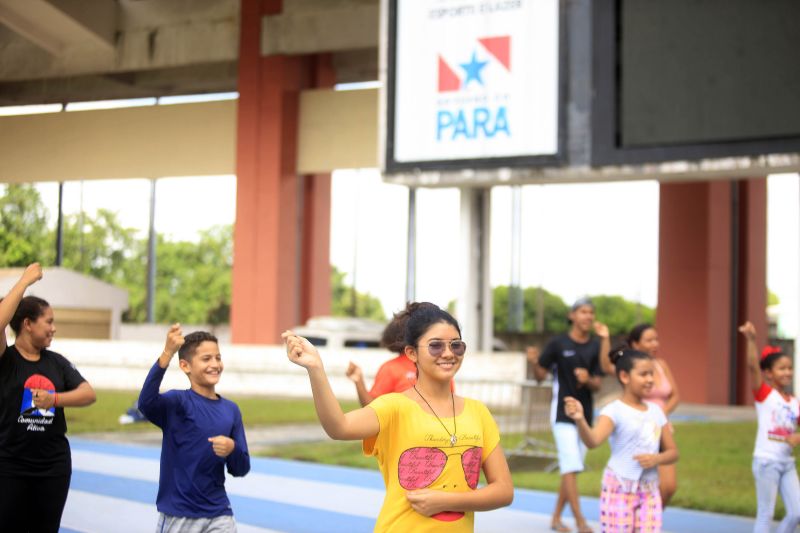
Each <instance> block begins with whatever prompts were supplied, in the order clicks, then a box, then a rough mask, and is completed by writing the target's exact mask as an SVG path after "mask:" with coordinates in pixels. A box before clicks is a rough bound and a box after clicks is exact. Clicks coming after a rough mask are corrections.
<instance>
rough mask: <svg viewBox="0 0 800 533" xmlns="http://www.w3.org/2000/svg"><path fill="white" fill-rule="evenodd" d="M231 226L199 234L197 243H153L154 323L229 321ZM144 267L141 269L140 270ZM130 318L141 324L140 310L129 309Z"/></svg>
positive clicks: (219, 322) (159, 237)
mask: <svg viewBox="0 0 800 533" xmlns="http://www.w3.org/2000/svg"><path fill="white" fill-rule="evenodd" d="M232 257H233V226H231V225H226V226H216V227H213V228H211V229H207V230H204V231H201V232H200V240H199V241H198V242H196V243H195V242H187V241H177V242H173V241H167V240H165V239H164V237H163V236H162V235H159V236H158V241H157V244H156V258H157V260H156V312H155V315H156V316H155V319H156V321H157V322H183V323H188V324H224V323H227V322H229V320H230V307H231V277H232V268H233V260H232ZM143 268H144V267H143ZM130 315H131V319H134V320H137V321H143V320H144V319H145V316H146V309H145V308H144V301H143V302H142V305H141V307H137V308H133V307H132V308H131V313H130Z"/></svg>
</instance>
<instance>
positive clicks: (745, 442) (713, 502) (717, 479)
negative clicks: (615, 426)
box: [261, 422, 784, 518]
mask: <svg viewBox="0 0 800 533" xmlns="http://www.w3.org/2000/svg"><path fill="white" fill-rule="evenodd" d="M755 431H756V425H755V423H754V422H746V423H708V424H704V423H684V424H675V440H676V441H677V443H678V448H679V450H680V452H681V459H680V461H679V462H678V492H677V493H676V494H675V497H674V498H673V500H672V505H674V506H676V507H686V508H691V509H701V510H705V511H714V512H720V513H729V514H738V515H746V516H755V511H756V497H755V489H754V486H753V475H752V473H751V470H750V464H751V461H752V453H753V443H754V439H755ZM540 437H541V438H542V439H543V440H548V441H550V442H552V438H551V436H550V435H549V434H546V435H540ZM520 439H521V437H520V436H519V435H516V436H515V435H509V436H507V437H504V438H503V442H502V444H503V447H504V448H505V449H506V450H511V449H513V448H514V447H515V446H516V445H517V444H518V443H519V442H520ZM261 454H262V455H267V456H272V457H282V458H287V459H297V460H302V461H313V462H320V463H328V464H338V465H346V466H355V467H362V468H372V469H377V465H376V463H375V460H374V459H373V458H371V457H364V456H363V455H362V454H361V444H360V443H359V442H321V443H310V444H293V445H287V446H279V447H273V448H268V449H266V450H262V451H261ZM608 456H609V448H608V445H607V444H606V445H603V446H602V447H600V448H597V449H595V450H590V451H589V454H588V456H587V471H586V472H584V473H583V474H581V475H580V476H579V477H578V484H579V488H580V491H581V494H583V495H586V496H599V493H600V480H601V476H602V472H603V468H604V467H605V464H606V461H607V460H608ZM512 476H513V478H514V486H516V487H520V488H523V487H524V488H530V489H538V490H546V491H550V492H556V491H557V490H558V486H559V483H560V478H559V475H558V473H557V472H553V473H544V472H542V471H536V470H526V469H523V468H515V469H513V471H512ZM783 513H784V510H783V504H782V503H779V504H778V506H777V509H776V518H780V517H783Z"/></svg>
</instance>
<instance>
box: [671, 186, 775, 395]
mask: <svg viewBox="0 0 800 533" xmlns="http://www.w3.org/2000/svg"><path fill="white" fill-rule="evenodd" d="M765 182H766V181H765V180H764V179H754V180H748V181H747V182H742V183H735V182H727V181H718V182H701V183H674V184H662V185H661V200H660V204H661V205H660V215H659V288H658V321H657V327H658V332H659V339H660V341H661V347H660V351H661V353H662V355H663V356H664V357H665V358H666V359H667V360H668V361H669V363H670V366H671V368H672V370H673V373H674V374H675V379H676V381H677V382H678V385H679V386H680V390H681V398H683V399H684V400H685V401H688V402H698V403H716V404H727V403H731V402H734V403H746V402H747V400H748V395H747V394H746V392H747V388H748V387H747V385H746V384H745V382H744V381H743V380H746V366H745V360H744V351H743V346H742V345H741V344H740V341H739V339H738V338H737V337H736V335H738V333H737V332H736V330H735V325H734V324H739V323H741V321H743V320H744V318H745V315H746V316H747V317H748V318H749V319H750V320H752V321H753V322H754V323H755V324H756V327H757V328H758V331H759V336H760V339H759V342H761V341H762V339H764V338H766V326H767V321H766V300H765V295H766V185H765ZM737 191H738V203H736V202H735V201H734V200H735V199H736V198H737V197H736V192H737ZM737 221H738V223H737ZM734 244H735V246H734ZM759 264H763V266H762V267H760V268H759V266H758V265H759ZM734 280H736V281H734ZM760 294H761V295H762V296H759V295H760ZM732 358H733V360H734V361H735V362H736V364H735V368H733V366H734V365H732ZM734 374H735V376H734Z"/></svg>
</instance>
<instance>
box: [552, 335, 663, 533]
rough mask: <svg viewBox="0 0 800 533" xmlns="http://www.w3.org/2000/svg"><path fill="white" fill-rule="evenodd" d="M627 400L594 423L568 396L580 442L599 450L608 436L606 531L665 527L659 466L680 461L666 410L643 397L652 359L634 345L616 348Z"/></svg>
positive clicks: (613, 356)
mask: <svg viewBox="0 0 800 533" xmlns="http://www.w3.org/2000/svg"><path fill="white" fill-rule="evenodd" d="M610 358H611V362H612V363H614V365H615V367H616V372H617V379H619V381H620V383H622V386H623V390H624V392H623V394H622V398H620V399H618V400H614V401H613V402H611V403H610V404H608V405H607V406H605V407H604V408H603V409H602V410H601V411H600V416H598V417H597V421H596V422H595V425H594V427H591V426H589V424H588V423H587V422H586V420H585V419H584V417H583V406H582V405H581V403H580V402H579V401H577V400H576V399H574V398H571V397H567V398H564V410H565V412H566V413H567V416H569V417H570V418H572V419H573V420H575V425H576V426H577V428H578V433H579V434H580V437H581V440H582V441H583V443H584V444H586V446H588V447H589V448H595V447H597V446H599V445H600V444H602V443H603V442H605V440H606V439H609V444H610V446H611V457H610V458H609V460H608V464H607V465H606V470H605V472H604V473H603V485H602V490H601V493H600V525H601V527H602V530H603V531H606V532H612V531H613V532H623V531H624V532H629V531H631V532H632V531H640V532H648V533H656V532H659V531H661V524H662V510H663V508H662V504H661V493H660V492H659V489H658V465H663V464H671V463H674V462H675V461H677V460H678V448H677V447H676V446H675V441H674V440H673V438H672V432H671V431H663V428H664V426H666V425H667V418H666V416H664V412H663V411H662V410H661V408H659V407H658V406H657V405H656V404H654V403H651V402H647V401H644V399H643V398H644V397H645V396H646V395H647V393H648V392H649V391H650V389H652V388H653V383H654V378H653V372H654V367H653V361H652V359H651V358H650V356H649V355H647V354H645V353H643V352H639V351H637V350H633V349H630V348H627V347H625V348H618V349H615V350H612V352H611V355H610Z"/></svg>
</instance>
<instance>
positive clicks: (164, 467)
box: [139, 362, 250, 518]
mask: <svg viewBox="0 0 800 533" xmlns="http://www.w3.org/2000/svg"><path fill="white" fill-rule="evenodd" d="M165 372H166V369H164V368H161V367H160V366H159V365H158V362H156V364H155V365H153V368H151V369H150V372H149V373H148V374H147V378H146V379H145V381H144V385H143V386H142V392H141V393H140V394H139V410H140V411H141V412H142V413H143V414H144V415H145V416H146V417H147V419H148V420H150V421H151V422H152V423H154V424H155V425H157V426H158V427H160V428H161V430H162V432H163V437H162V441H161V472H160V474H159V481H158V497H157V498H156V507H157V508H158V510H159V512H162V513H164V514H166V515H170V516H180V517H187V518H213V517H216V516H222V515H232V514H233V511H232V510H231V503H230V500H228V495H227V493H226V492H225V467H227V469H228V472H229V473H230V474H231V475H233V476H243V475H245V474H247V472H249V471H250V455H249V454H248V452H247V440H246V438H245V434H244V426H243V425H242V414H241V412H240V411H239V407H238V406H237V405H236V404H235V403H233V402H232V401H230V400H227V399H225V398H223V397H222V396H219V399H217V400H212V399H209V398H206V397H205V396H201V395H199V394H197V393H196V392H194V391H193V390H191V389H188V390H171V391H168V392H165V393H164V394H159V392H158V389H159V387H160V386H161V380H162V379H163V378H164V373H165ZM217 435H225V436H227V437H230V438H231V439H233V441H234V442H235V443H236V445H235V447H234V449H233V452H232V453H231V454H230V455H229V456H228V457H219V456H217V455H216V454H215V453H214V450H213V449H212V447H211V443H210V442H209V441H208V439H209V437H216V436H217Z"/></svg>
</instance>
